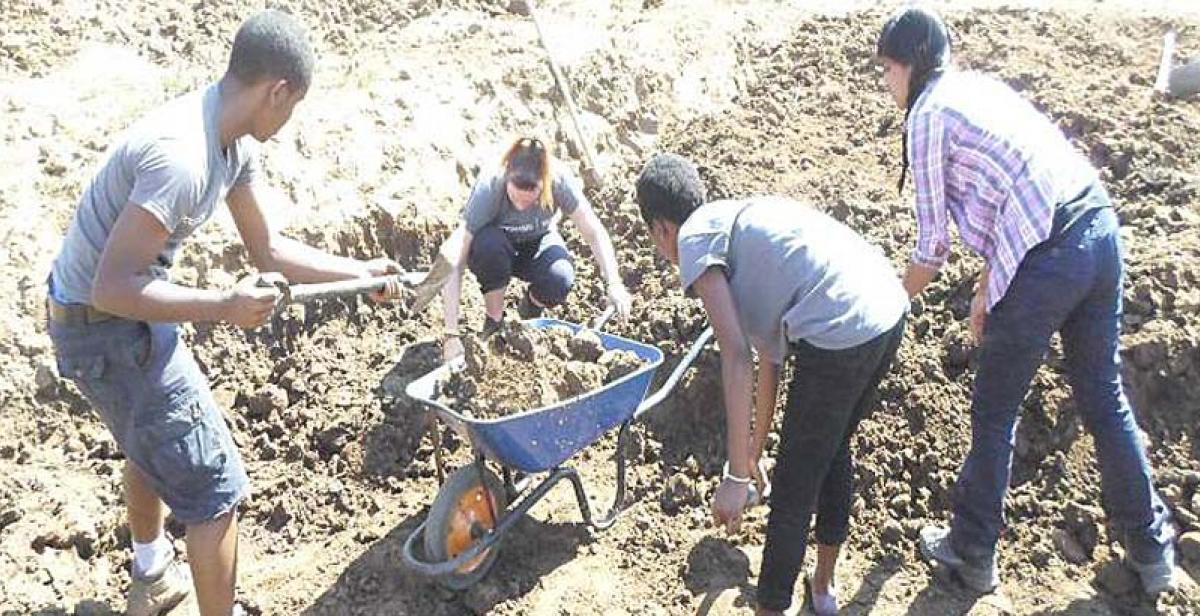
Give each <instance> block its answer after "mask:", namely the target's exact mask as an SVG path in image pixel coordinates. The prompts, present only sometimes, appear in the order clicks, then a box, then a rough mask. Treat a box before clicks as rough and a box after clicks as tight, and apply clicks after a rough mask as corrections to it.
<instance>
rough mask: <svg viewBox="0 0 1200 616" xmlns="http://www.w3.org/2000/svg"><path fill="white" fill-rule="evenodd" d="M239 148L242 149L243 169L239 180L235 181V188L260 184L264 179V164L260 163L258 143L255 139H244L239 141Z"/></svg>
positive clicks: (240, 170)
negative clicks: (260, 180) (259, 181)
mask: <svg viewBox="0 0 1200 616" xmlns="http://www.w3.org/2000/svg"><path fill="white" fill-rule="evenodd" d="M238 148H240V149H242V150H243V152H242V160H243V161H244V162H243V163H242V167H241V169H238V174H237V178H235V179H234V181H233V185H234V186H246V185H251V184H254V183H256V182H258V180H259V178H260V177H262V163H261V162H260V161H259V147H258V142H256V141H254V140H253V139H248V138H242V139H239V140H238Z"/></svg>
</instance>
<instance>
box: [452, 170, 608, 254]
mask: <svg viewBox="0 0 1200 616" xmlns="http://www.w3.org/2000/svg"><path fill="white" fill-rule="evenodd" d="M504 183H505V178H504V170H503V169H499V170H494V171H491V172H484V173H481V174H479V178H478V179H477V180H475V187H474V188H473V189H471V197H470V198H469V199H467V207H465V208H463V221H464V222H465V223H466V224H467V231H469V232H470V233H471V235H475V234H476V233H479V230H480V229H482V228H484V227H486V226H488V225H495V226H497V227H499V228H500V230H501V231H504V233H505V234H507V235H508V237H509V239H511V240H512V241H514V242H525V241H529V240H533V239H537V238H539V237H541V236H542V235H544V234H545V233H546V232H547V231H549V230H551V229H552V228H554V227H555V226H556V225H557V224H558V218H559V216H558V212H560V211H561V212H562V213H564V214H567V215H568V216H569V215H571V214H572V213H573V212H574V211H575V208H577V207H579V204H580V203H586V202H587V197H585V196H584V195H583V185H582V184H581V183H580V182H579V180H578V179H577V178H575V177H574V176H573V175H571V174H570V173H568V172H567V171H565V170H563V169H561V168H555V169H554V183H553V185H552V186H551V191H552V194H553V197H554V211H548V210H546V208H543V207H541V206H540V205H534V206H533V207H531V208H529V209H526V210H524V211H522V210H518V209H517V208H515V207H513V204H512V201H511V200H510V199H509V198H508V189H507V188H506V187H505V185H504Z"/></svg>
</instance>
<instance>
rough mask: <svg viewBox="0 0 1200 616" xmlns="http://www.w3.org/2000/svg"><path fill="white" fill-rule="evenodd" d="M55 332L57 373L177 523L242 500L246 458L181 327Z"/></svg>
mask: <svg viewBox="0 0 1200 616" xmlns="http://www.w3.org/2000/svg"><path fill="white" fill-rule="evenodd" d="M49 330H50V338H51V340H53V342H54V350H55V359H56V360H57V363H58V371H59V374H60V375H62V376H63V377H65V378H69V379H71V380H72V381H74V383H75V384H76V385H77V386H78V387H79V390H80V391H81V392H83V395H84V396H85V397H86V398H87V399H88V401H89V402H91V404H92V407H93V408H94V409H96V411H97V413H99V415H100V419H101V420H103V421H104V424H105V425H106V426H107V427H108V429H109V431H110V432H111V433H112V435H113V437H114V438H115V439H116V441H117V445H118V446H119V447H120V448H121V451H122V452H123V453H124V454H125V457H126V458H127V459H128V460H130V461H132V462H133V463H134V464H136V465H137V466H138V468H140V469H141V470H142V471H143V473H144V474H145V475H146V476H147V477H149V478H150V482H151V487H153V489H154V491H155V492H156V493H157V494H158V496H159V497H160V498H162V500H163V502H164V503H166V504H167V506H168V507H170V508H171V511H172V512H174V514H175V517H176V518H177V519H178V520H179V521H180V522H183V523H184V524H195V523H199V522H205V521H208V520H212V519H214V518H217V517H219V516H221V515H222V514H224V513H226V512H228V511H230V510H232V509H233V508H234V507H236V506H237V504H238V503H239V502H241V501H242V500H243V499H245V498H246V496H247V494H248V492H249V486H250V481H249V478H248V477H247V476H246V470H245V468H244V467H243V466H242V459H241V456H239V455H238V452H237V448H236V446H235V445H234V443H233V437H232V435H230V433H229V427H228V426H226V425H225V420H224V417H223V416H222V414H221V411H220V409H219V408H218V407H217V403H216V400H214V399H213V395H212V391H211V390H210V389H209V387H208V379H207V378H205V376H204V374H203V373H202V372H201V371H200V366H198V365H197V364H196V360H195V358H194V357H192V353H191V351H190V350H188V348H187V346H186V345H185V344H184V343H183V340H182V339H181V338H180V335H179V326H178V325H176V324H174V323H144V322H141V321H130V320H126V319H112V320H109V321H104V322H101V323H94V324H88V325H64V324H62V323H57V322H54V321H51V322H50V324H49Z"/></svg>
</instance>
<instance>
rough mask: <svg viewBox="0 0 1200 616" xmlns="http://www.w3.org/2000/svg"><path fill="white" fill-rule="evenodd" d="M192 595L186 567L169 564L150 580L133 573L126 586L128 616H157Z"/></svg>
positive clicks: (175, 562) (179, 564)
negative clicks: (127, 592) (130, 580)
mask: <svg viewBox="0 0 1200 616" xmlns="http://www.w3.org/2000/svg"><path fill="white" fill-rule="evenodd" d="M190 592H192V572H191V571H190V570H189V569H188V568H187V565H185V564H183V563H181V562H179V561H178V560H172V561H171V563H170V564H168V565H167V568H166V569H163V572H162V573H160V574H158V575H156V576H154V577H141V576H139V575H137V574H136V573H135V574H134V576H133V581H132V582H131V583H130V584H129V604H128V606H127V607H126V611H125V613H126V614H128V615H129V616H159V615H160V614H163V613H165V612H169V611H171V610H172V609H174V607H175V606H177V605H179V603H180V602H181V601H183V600H184V599H185V598H187V596H188V593H190Z"/></svg>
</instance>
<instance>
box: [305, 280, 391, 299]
mask: <svg viewBox="0 0 1200 616" xmlns="http://www.w3.org/2000/svg"><path fill="white" fill-rule="evenodd" d="M395 278H396V277H395V276H394V275H392V276H376V277H374V278H352V279H350V280H339V281H337V282H320V283H316V284H294V285H291V287H289V291H290V293H289V296H290V297H289V298H288V300H289V301H290V302H291V303H294V304H295V303H300V302H307V301H311V300H314V299H327V298H330V297H351V296H354V295H362V294H364V293H372V292H374V291H378V290H380V289H382V288H383V287H384V285H386V284H387V283H388V281H389V280H394V279H395Z"/></svg>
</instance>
